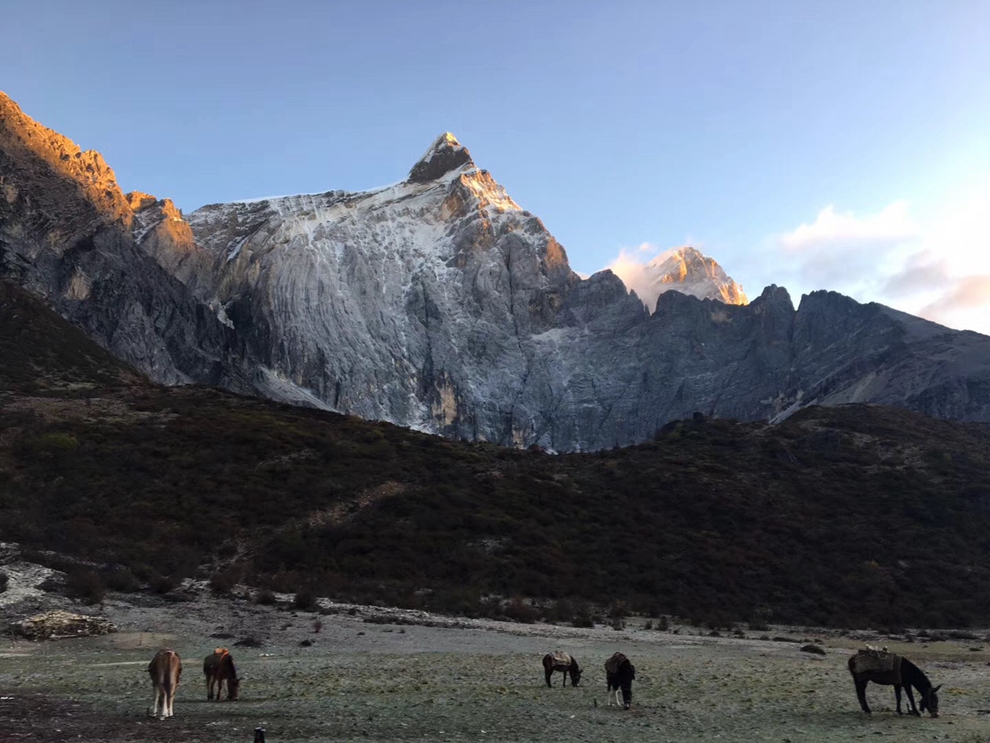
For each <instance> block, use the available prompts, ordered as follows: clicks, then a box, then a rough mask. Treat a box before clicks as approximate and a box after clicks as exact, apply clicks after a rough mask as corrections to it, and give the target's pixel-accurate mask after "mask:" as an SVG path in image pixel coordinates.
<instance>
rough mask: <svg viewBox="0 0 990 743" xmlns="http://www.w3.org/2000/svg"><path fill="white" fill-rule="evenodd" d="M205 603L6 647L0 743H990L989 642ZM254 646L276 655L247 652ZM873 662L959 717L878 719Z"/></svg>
mask: <svg viewBox="0 0 990 743" xmlns="http://www.w3.org/2000/svg"><path fill="white" fill-rule="evenodd" d="M194 596H195V598H194V599H193V600H191V601H188V602H184V603H167V602H164V601H161V600H160V599H152V598H150V597H139V598H136V599H135V598H133V597H132V598H131V599H130V601H132V602H133V601H139V602H140V603H139V604H134V603H125V602H123V601H118V600H114V601H110V602H108V603H107V604H106V605H105V606H104V607H103V613H104V615H106V616H108V617H109V618H110V619H111V620H113V621H114V622H115V623H116V624H117V625H118V627H119V629H120V631H119V632H118V633H116V634H112V635H106V636H103V637H90V638H82V639H74V640H60V641H50V642H40V643H32V642H27V641H24V640H17V641H14V640H11V639H9V638H8V639H7V640H6V641H5V642H4V643H3V645H2V646H0V741H2V742H3V743H7V742H8V741H45V742H48V741H69V740H72V741H78V740H87V741H102V742H105V743H116V742H117V741H170V742H178V741H190V742H192V741H204V742H206V741H209V742H210V743H221V742H225V741H252V740H253V730H254V728H255V727H264V728H265V729H266V736H267V741H268V743H292V742H294V741H368V740H390V741H467V740H471V741H477V740H487V741H548V740H568V741H594V742H595V743H603V742H604V741H613V740H614V741H620V740H621V741H630V740H634V741H667V742H670V741H674V742H681V741H684V742H689V741H713V740H719V741H777V742H780V741H792V742H795V743H796V742H797V741H853V740H864V739H866V740H876V739H890V740H894V741H898V743H904V742H910V741H932V740H946V741H948V740H951V741H956V742H960V741H961V742H963V743H966V742H967V741H969V742H975V741H990V667H988V663H987V658H986V655H987V653H986V652H985V651H984V650H983V649H982V644H983V643H982V641H980V640H968V641H959V642H940V643H927V644H925V643H921V642H916V643H912V644H904V645H897V644H895V643H893V642H891V641H890V640H885V639H878V638H876V636H874V635H869V634H866V633H861V634H858V635H855V636H849V635H840V634H838V633H824V632H822V631H814V630H795V629H791V630H789V631H787V630H785V629H783V628H774V629H773V630H771V632H770V634H771V635H772V636H774V637H776V636H783V635H787V636H789V637H791V638H792V639H796V640H805V639H812V640H814V641H815V642H816V643H817V644H819V645H821V647H823V648H824V649H825V651H826V655H824V656H821V655H813V654H810V653H806V652H802V651H801V650H800V647H801V643H796V642H783V641H774V640H761V639H758V637H759V636H760V635H762V634H763V633H754V632H747V633H746V634H747V635H748V637H746V638H735V637H733V638H726V637H709V636H701V635H699V634H697V631H696V630H694V629H693V628H680V631H679V633H678V634H674V633H673V632H659V631H656V630H645V629H643V628H642V627H641V626H636V627H634V626H632V625H633V622H630V626H629V627H628V628H627V629H625V630H622V631H616V630H613V629H611V628H604V627H597V628H595V629H574V628H570V627H556V626H552V625H519V624H510V623H501V622H493V621H480V620H453V619H449V618H443V617H435V616H432V617H431V616H429V615H425V614H422V613H418V612H402V611H397V610H377V609H372V608H369V607H350V606H346V605H329V604H327V605H325V606H326V607H327V608H329V609H330V610H331V611H334V612H337V613H333V614H322V615H321V614H317V613H312V612H295V613H293V612H289V611H285V610H278V609H276V608H274V607H263V606H257V605H254V604H251V603H249V602H246V601H243V600H235V599H225V598H217V597H214V596H211V595H210V594H209V592H208V591H196V592H194ZM8 609H10V607H8ZM8 615H9V614H8ZM368 620H371V621H368ZM317 622H320V623H321V626H320V628H319V631H318V632H317V631H316V623H317ZM379 622H388V623H379ZM412 622H415V623H412ZM428 624H433V625H436V626H425V625H428ZM217 635H219V636H217ZM249 638H250V639H253V640H255V641H257V642H258V643H260V645H259V646H257V647H247V646H244V645H240V646H238V645H237V644H236V643H237V642H239V641H243V640H245V639H249ZM307 641H308V642H311V643H312V644H311V645H307V646H304V645H301V644H300V643H303V642H307ZM865 642H885V643H886V644H887V645H889V647H890V649H891V650H894V651H897V652H901V653H902V654H904V655H906V656H908V657H910V658H911V659H912V660H914V661H915V662H916V663H917V664H918V665H920V666H921V667H922V668H923V669H924V670H925V671H926V672H927V673H928V675H929V677H930V678H931V679H932V680H933V681H934V682H935V683H936V684H939V683H941V684H944V686H943V689H942V692H941V693H940V697H941V699H942V716H941V717H939V718H938V719H931V718H928V717H925V718H922V719H918V718H914V717H909V716H904V717H898V716H897V715H896V713H895V712H894V694H893V690H892V688H891V687H878V686H873V685H871V686H870V687H869V689H868V692H867V694H868V698H869V700H870V703H871V706H872V707H873V710H874V714H873V715H872V716H866V715H864V714H863V713H862V712H860V710H859V705H858V703H857V702H856V698H855V693H854V689H853V684H852V681H851V679H850V677H849V673H848V671H847V670H846V660H847V658H848V656H849V654H851V653H852V652H853V650H854V649H855V648H857V647H862V645H863V644H864V643H865ZM217 645H225V646H227V647H230V648H231V650H232V652H233V654H234V657H235V659H236V661H237V665H238V669H239V672H240V674H241V676H242V677H243V679H244V680H243V683H242V686H241V699H240V700H239V701H237V702H226V701H224V702H219V703H217V702H207V700H206V691H205V684H204V681H203V675H202V670H201V669H202V661H203V658H204V656H206V655H207V654H209V653H210V652H211V651H212V648H213V647H215V646H217ZM166 646H167V647H171V648H173V649H175V650H176V651H177V652H178V653H179V654H180V655H181V656H182V658H183V660H184V671H183V677H182V684H181V686H180V688H179V691H178V694H177V697H176V703H175V716H174V717H173V718H171V719H169V720H164V721H159V720H156V719H153V718H149V717H148V710H149V708H150V705H151V703H152V698H153V693H152V689H151V684H150V682H149V679H148V675H147V672H146V670H145V669H146V667H147V664H148V661H149V660H150V659H151V657H152V656H153V655H154V652H155V651H156V650H157V649H158V648H160V647H166ZM557 648H561V649H564V650H566V651H568V652H569V653H571V654H572V655H573V656H575V657H576V658H577V659H578V660H579V662H580V663H581V665H582V667H583V668H584V678H583V680H582V683H581V685H580V686H579V687H577V688H571V687H570V686H568V687H567V688H562V687H561V685H560V681H561V676H560V674H555V676H554V686H553V688H549V689H548V688H547V687H546V685H545V684H544V681H543V669H542V666H541V663H540V660H541V658H542V656H543V654H544V653H546V652H549V651H551V650H554V649H557ZM975 648H980V649H975ZM616 650H621V651H622V652H624V653H625V654H626V655H628V656H629V657H630V659H632V660H633V662H634V664H635V665H636V681H635V682H634V684H633V694H634V699H633V708H632V709H631V710H629V711H625V710H621V709H617V708H615V707H607V706H606V696H605V682H604V671H603V669H602V665H603V663H604V661H605V659H606V658H608V657H609V656H610V655H611V654H612V653H613V652H615V651H616Z"/></svg>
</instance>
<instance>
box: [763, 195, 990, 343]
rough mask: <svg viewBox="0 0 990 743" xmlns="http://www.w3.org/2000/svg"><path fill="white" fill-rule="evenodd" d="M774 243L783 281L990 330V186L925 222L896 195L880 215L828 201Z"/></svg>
mask: <svg viewBox="0 0 990 743" xmlns="http://www.w3.org/2000/svg"><path fill="white" fill-rule="evenodd" d="M774 244H775V245H776V247H777V256H778V258H779V259H780V261H781V265H780V267H779V271H780V274H782V276H781V280H782V281H783V283H785V284H788V283H791V284H796V285H797V288H799V289H800V291H801V292H802V293H803V292H806V291H810V290H812V289H834V290H836V291H840V292H842V293H844V294H849V295H851V296H853V297H855V298H856V299H859V300H860V301H877V302H881V303H882V304H887V305H890V306H892V307H896V308H897V309H901V310H904V311H906V312H910V313H912V314H915V315H920V316H921V317H925V318H927V319H930V320H933V321H935V322H939V323H942V324H945V325H949V326H951V327H956V328H968V329H972V330H977V331H979V332H982V333H987V334H990V191H986V192H975V193H970V194H966V195H964V196H962V197H960V198H957V199H955V200H953V201H952V202H950V203H949V204H948V205H946V206H945V207H944V208H943V209H942V210H941V211H940V212H939V213H938V214H936V215H934V217H932V218H930V219H927V220H921V219H918V218H916V217H915V216H914V215H912V214H911V211H910V209H909V208H908V205H907V204H906V203H905V202H903V201H896V202H894V203H892V204H891V205H890V206H888V207H886V208H885V209H883V210H881V211H880V212H877V213H875V214H867V215H863V216H857V215H855V214H854V213H853V212H845V213H839V212H837V211H836V210H835V208H834V206H827V207H825V208H824V209H822V210H821V212H819V214H818V216H817V218H816V219H815V220H814V221H813V222H810V223H805V224H801V225H800V226H799V227H797V228H795V229H794V230H793V231H791V232H788V233H785V234H783V235H779V236H778V237H777V238H776V240H775V241H774Z"/></svg>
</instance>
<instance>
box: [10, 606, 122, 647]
mask: <svg viewBox="0 0 990 743" xmlns="http://www.w3.org/2000/svg"><path fill="white" fill-rule="evenodd" d="M14 630H15V631H16V632H17V633H18V634H20V635H23V636H24V637H26V638H27V639H29V640H57V639H59V638H63V637H89V636H91V635H105V634H108V633H110V632H116V631H117V627H116V626H115V625H114V624H113V622H111V621H110V620H109V619H106V618H104V617H92V616H86V615H84V614H73V613H71V612H68V611H61V610H56V611H49V612H45V613H44V614H36V615H35V616H33V617H28V618H27V619H24V620H21V621H20V622H17V623H16V624H14Z"/></svg>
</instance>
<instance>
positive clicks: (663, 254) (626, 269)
mask: <svg viewBox="0 0 990 743" xmlns="http://www.w3.org/2000/svg"><path fill="white" fill-rule="evenodd" d="M673 252H674V251H673V249H670V250H663V249H661V248H660V247H658V246H656V245H654V244H652V243H642V244H641V245H640V246H639V247H638V248H636V249H635V250H627V249H625V248H623V249H622V250H620V251H619V255H618V257H617V258H616V259H615V260H614V261H612V262H611V263H610V264H609V265H608V266H606V268H609V269H611V271H612V273H614V274H615V275H616V276H618V277H619V278H620V279H622V283H623V284H625V285H626V289H628V290H629V291H634V292H636V295H637V296H638V297H639V298H640V299H642V300H643V304H645V305H646V306H647V308H648V309H649V310H650V312H652V311H653V308H654V307H656V306H657V297H659V296H660V290H659V288H658V287H656V286H655V285H654V283H653V281H652V279H651V277H650V276H649V275H648V271H647V266H648V265H649V264H650V263H652V262H653V261H654V260H657V259H660V260H664V259H666V258H668V257H669V256H670V255H671V254H672V253H673Z"/></svg>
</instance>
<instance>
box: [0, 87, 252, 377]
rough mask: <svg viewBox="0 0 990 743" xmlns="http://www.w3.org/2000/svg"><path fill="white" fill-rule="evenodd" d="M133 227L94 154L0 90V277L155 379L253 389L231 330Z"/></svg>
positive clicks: (131, 217)
mask: <svg viewBox="0 0 990 743" xmlns="http://www.w3.org/2000/svg"><path fill="white" fill-rule="evenodd" d="M134 226H135V214H134V210H133V209H132V207H131V203H130V202H129V200H128V197H126V196H125V195H124V194H123V193H122V192H121V190H120V188H119V187H118V186H117V183H116V179H115V176H114V174H113V171H112V170H111V169H110V168H109V167H107V165H106V163H104V161H103V158H102V157H101V156H100V155H99V153H97V152H92V151H89V152H82V151H81V150H80V149H79V148H78V147H77V146H76V145H75V144H73V143H72V142H71V141H69V140H68V139H66V138H65V137H62V136H61V135H60V134H57V133H56V132H53V131H51V130H50V129H46V128H45V127H43V126H41V125H39V124H37V123H36V122H34V121H33V120H32V119H30V118H29V117H27V116H25V115H24V114H23V113H22V112H21V110H20V108H19V107H18V106H17V105H16V104H15V103H14V102H13V101H11V100H10V99H9V98H8V97H7V96H6V95H4V94H3V93H0V277H2V278H6V279H8V280H10V281H13V282H14V283H16V284H18V285H20V286H22V287H24V288H26V289H28V290H29V291H30V292H31V293H33V294H35V295H36V296H39V297H42V298H44V300H45V301H46V302H47V303H49V304H50V305H51V306H53V307H54V308H55V309H56V310H57V311H58V312H59V313H60V314H61V315H62V316H63V317H65V318H67V319H69V320H71V321H72V322H74V323H75V324H77V325H78V326H80V327H81V328H83V329H84V330H85V331H86V332H87V333H88V334H89V335H90V336H91V337H92V338H94V339H95V340H97V341H98V342H99V343H100V344H101V345H102V346H104V347H105V348H107V349H108V350H110V351H111V352H113V353H114V354H115V355H117V356H118V357H119V358H121V359H124V360H125V361H127V362H129V363H131V364H133V365H134V366H136V367H138V368H140V369H142V370H143V371H145V372H147V373H148V374H150V375H151V376H152V377H153V378H154V379H155V380H157V381H159V382H165V383H168V384H176V383H183V382H188V381H198V382H204V383H209V384H216V385H224V386H227V387H230V388H232V389H238V390H245V391H247V390H250V389H252V385H251V383H250V375H248V374H246V373H245V372H244V370H243V368H242V364H241V361H240V358H241V357H242V353H241V351H240V349H238V348H237V339H236V338H235V336H234V334H233V332H232V331H231V330H230V329H229V328H228V327H225V326H224V325H223V324H222V323H221V322H220V321H219V320H218V319H217V318H216V316H215V314H213V313H211V312H210V310H209V309H208V308H207V307H206V306H204V305H203V304H202V303H201V302H199V301H198V300H195V299H194V298H193V296H192V295H191V294H190V292H189V291H188V290H187V289H186V288H185V287H184V286H183V285H182V283H181V282H180V281H178V280H177V279H176V278H174V277H173V276H172V275H171V274H170V273H169V272H168V271H165V270H163V269H162V268H161V267H160V266H159V265H158V263H156V262H155V260H153V259H152V257H150V256H149V255H147V254H145V253H143V252H142V251H141V250H139V249H138V247H137V246H136V244H135V241H134V239H133V236H132V233H131V230H132V229H133V228H134ZM186 231H188V227H186Z"/></svg>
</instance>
